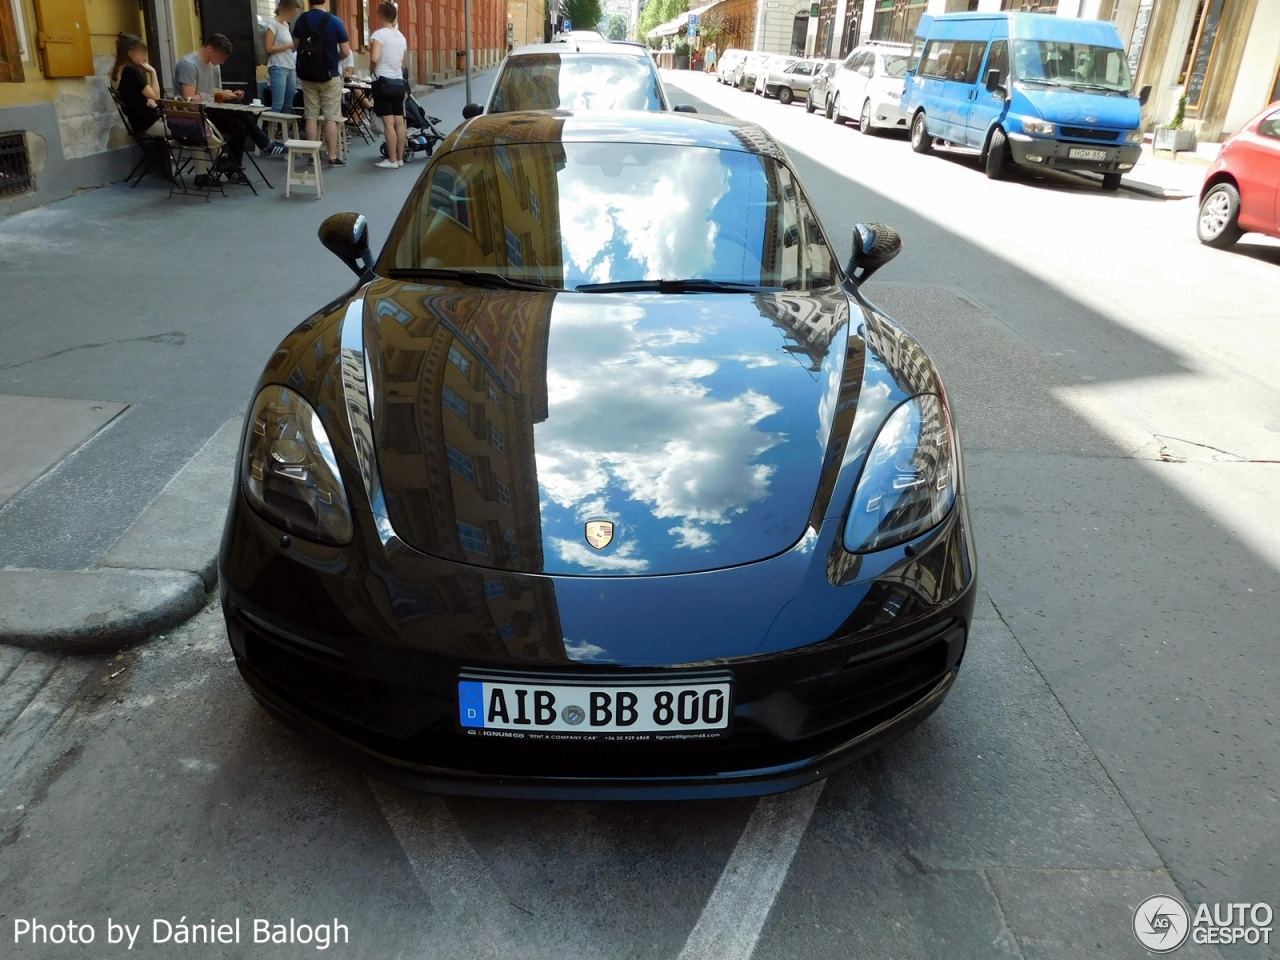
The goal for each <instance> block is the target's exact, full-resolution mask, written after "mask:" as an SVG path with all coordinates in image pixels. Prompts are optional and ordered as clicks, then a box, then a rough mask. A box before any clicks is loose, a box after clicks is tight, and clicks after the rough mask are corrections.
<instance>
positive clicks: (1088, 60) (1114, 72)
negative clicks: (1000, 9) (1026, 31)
mask: <svg viewBox="0 0 1280 960" xmlns="http://www.w3.org/2000/svg"><path fill="white" fill-rule="evenodd" d="M1013 69H1014V76H1015V77H1016V78H1017V79H1019V80H1030V81H1032V82H1033V83H1034V82H1044V83H1055V84H1061V85H1062V86H1074V87H1095V88H1099V89H1104V90H1115V91H1119V92H1122V93H1128V92H1129V89H1130V84H1129V64H1128V63H1127V62H1126V61H1125V56H1124V51H1123V50H1121V49H1118V48H1116V47H1099V46H1095V45H1093V44H1090V43H1065V42H1063V41H1060V40H1014V41H1013Z"/></svg>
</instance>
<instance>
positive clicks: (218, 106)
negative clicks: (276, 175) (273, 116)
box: [204, 100, 275, 193]
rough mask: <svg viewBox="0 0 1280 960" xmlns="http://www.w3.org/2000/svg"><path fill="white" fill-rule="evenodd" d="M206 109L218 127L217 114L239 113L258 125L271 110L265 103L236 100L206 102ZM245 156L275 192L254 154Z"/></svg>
mask: <svg viewBox="0 0 1280 960" xmlns="http://www.w3.org/2000/svg"><path fill="white" fill-rule="evenodd" d="M204 109H205V112H206V113H209V114H210V115H211V116H210V119H211V120H212V121H213V123H214V125H215V126H217V123H218V117H217V114H218V113H219V112H224V113H239V114H242V115H244V114H247V115H249V116H252V117H253V121H252V122H253V123H254V124H255V125H256V124H257V122H258V117H259V116H261V115H262V114H264V113H266V112H267V111H268V110H270V109H271V108H270V107H269V106H267V105H266V104H265V103H239V102H237V101H235V100H228V101H226V102H224V103H217V102H209V101H208V100H206V101H205V104H204ZM244 155H245V156H246V157H248V158H249V162H250V163H252V164H253V169H254V170H256V171H257V172H258V176H259V177H260V178H261V179H262V182H263V183H265V184H266V185H267V188H268V189H271V190H274V189H275V187H273V186H272V185H271V181H270V180H268V179H267V175H266V174H265V173H263V172H262V168H261V167H260V166H258V161H257V160H255V159H253V154H252V153H251V152H249V151H248V150H246V151H245V154H244ZM250 189H253V188H252V186H250ZM253 192H254V193H257V192H258V191H256V190H254V191H253Z"/></svg>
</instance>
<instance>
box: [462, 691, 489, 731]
mask: <svg viewBox="0 0 1280 960" xmlns="http://www.w3.org/2000/svg"><path fill="white" fill-rule="evenodd" d="M458 722H459V723H460V724H462V725H463V726H464V727H483V726H484V684H483V683H480V682H478V681H476V680H459V681H458Z"/></svg>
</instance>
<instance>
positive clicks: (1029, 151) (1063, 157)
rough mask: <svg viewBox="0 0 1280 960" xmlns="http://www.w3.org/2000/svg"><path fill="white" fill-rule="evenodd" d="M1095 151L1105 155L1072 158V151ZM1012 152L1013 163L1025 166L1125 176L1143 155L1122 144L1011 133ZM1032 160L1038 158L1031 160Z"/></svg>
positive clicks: (1136, 146)
mask: <svg viewBox="0 0 1280 960" xmlns="http://www.w3.org/2000/svg"><path fill="white" fill-rule="evenodd" d="M1073 150H1075V151H1080V150H1095V151H1101V152H1102V153H1103V155H1104V156H1103V158H1102V159H1085V158H1082V157H1079V156H1076V157H1073V156H1071V151H1073ZM1009 151H1010V153H1011V154H1012V156H1013V162H1014V163H1017V164H1020V165H1022V166H1026V167H1032V168H1036V167H1053V168H1055V169H1058V170H1092V171H1094V172H1096V173H1125V172H1126V171H1129V170H1132V169H1133V165H1134V164H1135V163H1137V162H1138V159H1139V158H1140V157H1141V156H1142V146H1141V145H1140V144H1136V143H1135V144H1119V143H1110V142H1107V141H1097V142H1089V141H1078V140H1055V139H1053V138H1051V137H1032V136H1029V135H1028V134H1025V133H1010V134H1009ZM1031 157H1039V158H1040V159H1038V160H1032V159H1030V158H1031Z"/></svg>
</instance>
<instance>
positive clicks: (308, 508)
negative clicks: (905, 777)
mask: <svg viewBox="0 0 1280 960" xmlns="http://www.w3.org/2000/svg"><path fill="white" fill-rule="evenodd" d="M365 234H366V231H365V223H364V219H363V217H359V216H357V215H355V214H339V215H337V216H335V217H331V218H330V219H329V220H327V221H326V222H325V224H324V226H323V227H322V228H321V238H322V240H323V241H324V242H325V244H326V246H328V247H330V249H332V250H334V251H335V252H336V253H338V254H339V256H341V257H342V258H343V259H344V260H345V261H346V262H347V263H348V265H350V266H351V267H352V268H353V269H354V270H355V271H356V272H357V273H358V274H359V275H360V280H359V282H358V284H357V286H356V287H355V288H354V289H353V290H352V291H351V292H350V293H349V294H348V295H345V296H343V297H342V298H341V299H339V300H338V301H336V302H334V303H332V304H330V305H328V306H327V307H325V308H323V309H322V310H321V311H320V312H319V313H317V314H316V315H314V316H313V317H311V318H310V319H308V320H307V321H305V322H304V323H303V324H301V325H300V326H299V327H298V328H297V329H295V330H294V331H293V332H292V333H290V334H289V336H288V337H287V338H286V339H285V340H284V342H283V343H282V344H281V345H280V347H279V349H278V350H277V351H276V353H275V354H274V355H273V356H272V357H271V360H270V362H269V363H268V364H267V368H266V371H265V372H264V374H263V376H262V379H261V382H260V384H259V387H258V390H257V393H256V395H255V397H254V398H253V402H252V405H251V407H250V412H249V416H248V418H247V423H246V429H245V434H244V441H243V447H242V454H241V460H240V465H239V482H238V484H237V486H236V490H235V493H234V496H233V499H232V504H231V510H230V515H229V517H228V520H227V527H226V532H225V535H224V538H223V542H222V551H221V557H220V560H219V576H220V583H221V596H222V604H223V610H224V612H225V615H226V621H227V627H228V631H229V633H230V638H231V645H232V648H233V650H234V652H235V659H236V663H237V664H238V666H239V668H240V671H241V673H242V674H243V676H244V679H245V681H246V682H247V683H248V684H249V686H250V688H251V689H252V691H253V693H254V695H255V696H256V697H257V698H258V699H259V700H260V701H261V703H262V704H263V705H264V706H265V707H266V708H267V709H268V710H269V711H270V712H272V713H273V714H274V715H276V716H277V717H279V718H280V719H282V720H284V721H286V722H287V723H290V724H292V725H293V726H294V727H295V728H297V729H298V730H300V731H302V732H303V733H304V734H307V735H310V736H312V737H314V738H317V739H319V740H321V741H323V742H324V743H327V744H328V745H330V746H332V747H334V748H336V749H337V750H339V751H341V752H343V753H344V754H346V755H347V756H349V757H350V758H352V759H353V760H355V761H356V762H357V763H360V764H362V765H364V766H365V767H367V768H368V769H370V770H371V772H373V773H375V775H377V776H380V777H382V778H384V779H387V780H390V781H392V782H396V783H400V784H403V785H406V786H411V787H417V788H420V789H425V790H432V791H440V792H451V793H453V792H456V793H471V794H488V795H505V796H539V797H581V796H593V797H597V798H631V797H640V796H665V797H673V798H674V797H680V798H687V797H702V796H711V795H750V794H761V793H769V792H775V791H779V790H785V789H790V788H793V787H796V786H799V785H802V784H804V783H807V782H810V781H812V780H815V779H818V778H820V777H824V776H826V775H828V774H830V773H831V772H832V771H833V770H836V769H837V768H839V767H840V766H841V765H843V764H846V763H848V762H849V761H851V760H853V759H855V758H856V757H858V756H860V755H862V754H864V753H866V752H868V751H870V750H873V749H875V748H877V747H878V746H880V745H882V744H884V743H886V742H888V741H889V740H891V739H893V738H895V737H898V736H900V735H901V734H903V733H904V732H906V731H908V730H910V729H911V728H913V727H914V726H916V725H917V724H919V723H920V722H921V721H923V720H924V719H925V718H926V717H927V716H928V715H929V714H930V713H931V712H932V711H933V710H934V709H935V708H937V706H938V705H939V704H940V703H941V702H942V700H943V698H944V697H945V696H946V694H947V692H948V690H950V688H951V686H952V684H953V683H954V681H955V678H956V673H957V669H958V667H959V664H960V659H961V656H962V655H963V653H964V647H965V640H966V635H967V631H968V627H969V624H970V620H971V616H972V611H973V603H974V599H973V598H974V578H975V557H974V550H973V544H972V541H971V539H970V533H969V529H970V524H969V519H968V515H967V509H966V505H965V496H964V471H963V466H962V462H961V458H960V450H959V446H958V443H957V439H956V431H955V425H954V423H953V422H952V419H951V414H950V411H949V408H948V405H947V399H946V393H945V391H944V390H943V387H942V383H941V382H940V380H939V378H938V374H937V371H936V370H935V369H934V366H933V364H932V363H931V362H930V360H929V358H928V356H926V354H925V353H924V351H923V350H922V349H921V348H920V346H919V345H918V344H917V343H916V342H915V341H914V340H913V339H912V338H911V336H910V335H908V334H907V333H906V332H905V331H904V330H902V329H901V328H900V327H898V326H896V325H895V324H894V323H893V322H892V321H891V320H889V319H888V318H887V317H885V316H884V315H883V314H881V313H879V312H877V310H876V309H875V307H873V306H872V305H871V304H869V303H868V302H867V301H865V300H864V299H863V298H862V295H861V294H860V293H859V291H858V284H859V283H860V282H861V281H862V280H863V279H865V278H866V276H868V275H869V273H870V271H872V270H874V269H876V268H877V267H878V266H880V265H881V264H883V263H885V262H887V260H889V259H890V258H891V257H892V256H893V255H895V254H896V253H897V251H898V249H899V248H900V246H901V243H900V241H899V240H898V238H897V236H896V234H894V233H893V231H891V230H889V229H888V228H885V227H882V226H878V225H871V226H867V225H861V226H859V227H858V229H857V230H856V231H855V236H854V253H853V256H852V259H851V262H850V265H849V268H848V269H847V270H842V269H841V268H840V266H839V264H838V263H837V262H836V260H835V258H834V255H833V253H832V251H831V249H830V247H829V246H828V243H827V239H826V236H825V234H824V233H823V230H822V228H821V226H820V224H819V222H818V218H817V215H816V213H815V212H814V211H813V209H812V208H811V206H810V204H809V203H808V201H807V200H806V198H805V194H804V191H803V190H802V189H801V186H800V183H799V181H798V179H797V178H796V175H795V173H794V172H793V170H792V168H791V166H790V164H789V162H788V160H787V158H786V156H785V154H784V153H783V151H782V149H781V148H780V147H779V146H778V145H777V144H776V143H775V142H774V141H773V140H772V139H771V138H770V137H769V135H768V134H767V133H765V132H764V131H763V130H762V129H760V128H759V127H757V126H755V125H753V124H750V123H745V122H738V121H731V120H726V119H724V118H710V117H697V116H690V115H683V114H674V113H665V112H664V113H596V114H578V115H574V114H568V113H553V112H545V113H523V114H521V113H516V114H501V115H497V116H485V117H480V118H477V119H474V120H471V121H469V122H467V123H465V124H464V125H463V126H462V127H460V128H459V129H458V130H457V131H455V132H454V133H453V134H452V135H450V137H449V138H448V139H447V140H446V141H445V143H444V144H443V145H442V146H441V148H440V150H439V152H438V153H437V155H436V157H435V158H434V159H433V160H432V163H431V166H430V167H428V168H427V169H426V171H424V173H423V175H422V177H421V179H420V180H419V182H418V183H417V185H416V187H415V188H414V191H413V193H412V194H411V195H410V197H409V199H408V201H407V202H406V204H405V207H404V210H403V211H402V213H401V215H400V217H399V219H398V220H397V222H396V224H395V226H394V228H393V230H392V232H391V236H390V238H389V240H388V241H387V244H386V246H385V248H384V249H383V251H382V254H381V256H380V257H379V258H378V259H377V261H376V263H375V262H374V261H373V258H372V256H371V255H370V253H369V250H368V244H367V241H366V239H365Z"/></svg>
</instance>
